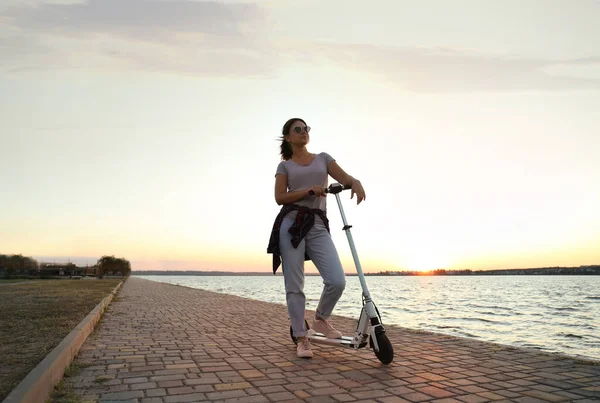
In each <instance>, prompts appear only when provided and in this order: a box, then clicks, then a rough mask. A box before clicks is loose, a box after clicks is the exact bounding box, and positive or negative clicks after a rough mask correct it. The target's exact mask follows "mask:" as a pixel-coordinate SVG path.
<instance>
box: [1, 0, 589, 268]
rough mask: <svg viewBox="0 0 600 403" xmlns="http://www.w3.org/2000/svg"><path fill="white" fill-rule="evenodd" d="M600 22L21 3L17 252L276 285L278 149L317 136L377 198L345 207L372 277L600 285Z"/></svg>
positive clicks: (4, 86)
mask: <svg viewBox="0 0 600 403" xmlns="http://www.w3.org/2000/svg"><path fill="white" fill-rule="evenodd" d="M598 16H600V1H591V0H590V1H585V0H578V1H567V0H564V1H551V0H545V1H533V0H529V1H527V0H525V1H522V0H521V1H506V0H503V1H481V0H474V1H452V2H450V1H443V0H439V1H419V2H415V1H410V2H409V1H398V0H390V1H369V2H365V1H360V2H359V1H313V0H309V1H302V2H300V1H291V0H271V1H261V0H259V1H255V2H249V1H246V2H234V1H214V2H207V1H191V0H173V1H168V0H164V1H159V0H89V1H77V2H73V1H67V0H61V1H56V0H55V1H43V0H3V1H2V3H1V4H0V147H1V150H2V153H1V157H0V184H1V189H2V191H1V196H0V253H3V254H19V253H20V254H23V255H26V256H33V257H34V258H36V259H38V260H40V261H44V260H48V259H52V260H57V261H61V260H66V259H70V260H71V261H75V262H77V263H80V264H85V263H86V262H87V263H90V264H92V263H95V261H96V260H97V259H98V258H99V257H100V256H102V255H105V254H107V255H115V256H118V257H125V258H126V259H128V260H130V261H131V263H132V266H133V269H134V270H136V269H138V270H139V269H180V270H186V269H194V270H228V271H264V272H265V273H270V271H271V258H272V256H271V255H269V254H267V253H266V248H267V244H268V240H269V235H270V231H271V227H272V225H273V220H274V219H275V216H276V215H277V212H278V211H279V208H280V207H279V206H277V204H276V203H275V200H274V196H273V186H274V180H275V178H274V175H275V170H276V167H277V164H278V163H279V161H280V160H279V154H278V153H279V148H278V145H279V143H278V137H279V136H280V134H281V127H282V125H283V123H284V122H285V121H286V120H287V119H288V118H290V117H301V118H303V119H305V120H306V121H307V123H308V124H309V125H310V126H311V127H312V128H313V130H312V131H311V142H310V144H309V146H308V149H309V151H311V152H321V151H325V152H328V153H329V154H331V155H332V156H333V157H334V158H335V159H336V160H337V162H338V163H339V164H340V166H341V167H342V168H343V169H345V170H346V171H347V172H348V173H350V174H351V175H353V176H355V177H356V178H358V179H360V180H361V182H362V183H363V186H364V187H365V190H366V193H367V200H366V201H365V202H364V203H361V205H360V206H356V203H355V202H354V201H351V200H349V196H350V195H349V193H347V194H344V195H343V196H342V197H343V202H344V206H345V212H346V215H347V217H348V220H349V222H350V224H352V225H353V228H352V230H353V236H354V239H355V242H356V245H357V248H358V253H359V256H360V258H361V262H362V264H363V267H364V269H365V271H370V272H373V271H379V270H425V269H435V268H447V269H460V268H469V269H493V268H517V267H540V266H579V265H587V264H599V263H600V208H599V207H598V206H600V185H599V183H600V113H599V111H600V24H598ZM330 180H331V179H330ZM328 207H329V209H328V215H329V218H330V220H331V226H332V235H333V238H334V241H335V242H336V245H337V248H338V251H339V253H340V255H341V257H342V260H343V263H344V266H345V270H346V272H347V273H352V272H354V266H353V263H352V259H351V254H350V250H349V247H348V243H347V241H346V237H345V235H344V233H343V231H342V230H341V228H342V223H341V219H340V215H339V211H338V208H337V204H336V203H335V199H334V198H333V197H331V196H329V198H328ZM307 271H312V272H314V271H315V269H314V266H313V265H312V263H308V264H307Z"/></svg>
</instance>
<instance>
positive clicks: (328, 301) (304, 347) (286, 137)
mask: <svg viewBox="0 0 600 403" xmlns="http://www.w3.org/2000/svg"><path fill="white" fill-rule="evenodd" d="M309 132H310V127H309V126H307V125H306V122H305V121H304V120H302V119H299V118H293V119H290V120H288V121H287V122H286V123H285V124H284V125H283V130H282V138H281V159H282V161H281V162H280V163H279V165H278V166H277V171H276V174H275V201H276V202H277V204H278V205H282V206H283V207H282V208H281V211H280V212H279V214H278V215H277V218H276V219H275V223H274V225H273V231H272V232H271V238H270V241H269V247H268V248H267V252H268V253H273V273H275V272H276V271H277V268H278V267H279V265H280V263H283V266H282V270H283V277H284V282H285V291H286V301H287V307H288V312H289V315H290V319H291V323H292V331H293V334H294V336H295V337H296V338H297V340H298V344H297V349H296V354H297V355H298V357H302V358H311V357H312V356H313V353H312V351H311V348H310V343H309V341H308V339H307V338H306V333H307V330H306V329H305V327H304V310H305V305H306V298H305V296H304V292H303V289H304V261H305V260H312V262H313V263H314V264H315V266H316V267H317V270H319V273H320V275H321V277H322V278H323V283H324V287H323V292H322V294H321V298H320V300H319V304H318V306H317V310H316V315H315V317H314V319H313V322H312V326H311V329H314V330H315V331H317V332H319V333H323V334H324V335H325V336H327V337H329V338H341V337H342V334H341V333H340V332H339V331H337V330H336V329H335V328H334V327H333V325H332V324H331V322H330V320H329V317H330V316H331V313H332V312H333V309H334V307H335V305H336V304H337V302H338V300H339V299H340V297H341V296H342V293H343V292H344V288H345V286H346V279H345V276H344V269H343V268H342V264H341V262H340V258H339V256H338V253H337V250H336V248H335V245H334V244H333V241H332V239H331V235H330V232H329V221H328V219H327V215H326V211H327V208H326V207H327V204H326V198H325V196H326V193H325V189H326V188H327V182H328V175H331V177H332V178H333V179H335V180H336V181H337V182H339V183H341V184H343V185H347V186H348V185H349V186H352V191H351V192H352V194H351V197H350V198H353V197H354V194H356V196H357V198H356V199H357V204H360V202H362V201H363V200H365V191H364V189H363V187H362V185H361V184H360V181H358V180H357V179H355V178H353V177H352V176H350V175H348V174H347V173H346V172H344V170H343V169H342V168H340V166H339V165H338V164H337V163H336V161H335V159H333V157H331V155H329V154H327V153H324V152H322V153H319V154H313V153H310V152H309V151H308V150H307V149H306V145H307V144H308V142H309V140H310V137H309Z"/></svg>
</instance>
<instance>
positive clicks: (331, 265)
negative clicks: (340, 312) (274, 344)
mask: <svg viewBox="0 0 600 403" xmlns="http://www.w3.org/2000/svg"><path fill="white" fill-rule="evenodd" d="M295 216H296V214H294V212H292V213H290V214H288V215H287V216H286V217H285V218H284V219H283V221H282V223H281V228H280V230H279V250H280V252H281V260H282V266H283V278H284V281H285V292H286V294H285V295H286V301H287V307H288V313H289V314H290V319H291V322H292V330H293V333H294V336H295V337H302V336H305V335H306V332H307V330H306V329H305V327H304V310H305V307H306V297H305V296H304V253H305V252H306V253H308V256H309V257H310V259H311V260H312V262H313V263H314V265H315V266H316V268H317V270H318V271H319V273H320V274H321V277H322V278H323V284H324V286H323V292H322V293H321V299H320V300H319V304H318V306H317V310H316V312H317V314H316V316H317V317H318V318H321V319H328V318H329V317H330V316H331V313H332V312H333V308H335V305H336V304H337V302H338V300H339V299H340V297H341V296H342V293H343V292H344V288H345V287H346V278H345V276H344V269H343V267H342V263H341V262H340V258H339V256H338V253H337V250H336V248H335V245H334V244H333V240H332V239H331V234H329V232H327V228H326V227H325V224H324V223H323V220H321V217H319V216H316V217H315V224H314V225H313V227H312V228H311V229H310V231H308V234H306V236H305V237H304V239H303V240H302V242H300V244H299V245H298V248H294V246H293V245H292V243H291V241H290V240H291V238H292V235H291V234H290V233H289V232H288V229H289V228H290V227H291V226H292V225H293V223H294V217H295Z"/></svg>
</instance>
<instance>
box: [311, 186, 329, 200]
mask: <svg viewBox="0 0 600 403" xmlns="http://www.w3.org/2000/svg"><path fill="white" fill-rule="evenodd" d="M308 194H309V195H311V196H313V195H314V196H321V197H325V196H327V193H325V188H324V187H323V186H319V185H315V186H313V187H311V188H310V189H308Z"/></svg>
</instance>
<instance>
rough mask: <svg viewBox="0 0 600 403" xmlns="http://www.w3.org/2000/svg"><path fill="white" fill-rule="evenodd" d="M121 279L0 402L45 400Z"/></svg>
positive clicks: (98, 319)
mask: <svg viewBox="0 0 600 403" xmlns="http://www.w3.org/2000/svg"><path fill="white" fill-rule="evenodd" d="M124 281H125V280H123V281H121V282H120V283H119V284H117V286H116V287H115V288H114V289H113V290H112V291H111V292H110V294H109V295H107V296H106V297H104V299H102V301H100V303H99V304H98V305H96V307H95V308H94V309H92V311H91V312H90V313H89V314H88V315H87V316H86V317H85V318H84V319H83V320H82V321H81V322H79V324H78V325H77V326H76V327H75V329H73V330H72V331H71V332H70V333H69V334H68V335H67V336H66V337H65V338H64V339H63V340H62V341H61V342H60V344H59V345H58V346H56V347H55V348H54V349H53V350H52V351H51V352H50V354H48V355H47V356H46V357H45V358H44V359H43V360H42V361H41V362H40V363H39V364H38V365H37V366H36V367H35V368H34V369H32V370H31V372H29V374H27V376H26V377H25V379H23V380H22V381H21V383H19V384H18V385H17V387H16V388H15V389H13V390H12V391H11V392H10V394H9V395H8V396H7V397H6V399H4V401H3V403H13V402H14V403H16V402H19V403H21V402H45V401H47V400H48V398H49V397H50V395H51V394H52V392H53V391H54V387H55V386H56V384H57V383H58V382H60V380H61V379H62V378H63V375H64V373H65V369H66V368H67V367H68V366H69V365H70V364H71V362H72V361H73V358H74V357H75V356H76V355H77V353H78V352H79V349H80V348H81V346H82V345H83V343H84V342H85V340H86V339H87V338H88V336H89V335H90V334H91V333H92V332H93V331H94V328H95V327H96V325H97V324H98V322H99V321H100V318H101V317H102V314H103V313H104V310H105V309H106V307H107V306H108V305H109V304H110V302H111V301H112V299H113V297H114V296H115V295H116V293H117V291H118V290H119V288H120V287H121V285H123V282H124Z"/></svg>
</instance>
